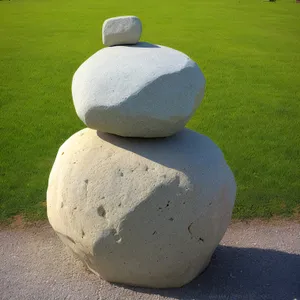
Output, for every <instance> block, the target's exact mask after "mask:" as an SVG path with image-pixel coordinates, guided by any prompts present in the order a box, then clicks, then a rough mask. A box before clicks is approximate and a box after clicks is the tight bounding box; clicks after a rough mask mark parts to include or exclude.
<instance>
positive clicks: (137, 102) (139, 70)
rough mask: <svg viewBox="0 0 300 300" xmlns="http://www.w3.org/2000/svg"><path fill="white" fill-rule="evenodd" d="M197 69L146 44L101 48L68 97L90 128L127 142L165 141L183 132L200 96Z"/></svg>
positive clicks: (174, 52) (173, 54) (176, 54)
mask: <svg viewBox="0 0 300 300" xmlns="http://www.w3.org/2000/svg"><path fill="white" fill-rule="evenodd" d="M204 90H205V79H204V76H203V74H202V72H201V70H200V69H199V67H198V65H197V64H196V63H195V62H194V61H193V60H191V59H190V58H189V57H188V56H187V55H185V54H183V53H182V52H179V51H177V50H174V49H171V48H168V47H164V46H158V45H153V44H148V43H138V44H136V45H133V46H116V47H111V48H104V49H102V50H100V51H98V52H97V53H95V54H94V55H92V56H91V57H90V58H88V59H87V60H86V61H85V62H84V63H83V64H82V65H81V66H80V67H79V68H78V70H77V71H76V72H75V74H74V77H73V82H72V95H73V101H74V105H75V109H76V112H77V115H78V116H79V118H80V119H81V120H82V121H83V122H84V123H85V124H86V125H87V127H89V128H92V129H97V130H99V131H102V132H107V133H113V134H116V135H120V136H125V137H146V138H153V137H165V136H170V135H172V134H174V133H176V132H178V131H179V130H181V129H183V128H184V126H185V124H186V123H187V122H188V120H189V119H190V118H191V116H192V114H193V113H194V111H195V110H196V108H197V107H198V106H199V105H200V102H201V100H202V98H203V96H204Z"/></svg>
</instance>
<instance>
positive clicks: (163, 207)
mask: <svg viewBox="0 0 300 300" xmlns="http://www.w3.org/2000/svg"><path fill="white" fill-rule="evenodd" d="M235 193H236V185H235V181H234V177H233V175H232V172H231V171H230V169H229V167H228V166H227V164H226V162H225V160H224V157H223V154H222V152H221V150H220V149H219V148H218V147H217V146H216V145H215V144H214V143H213V142H212V141H211V140H210V139H209V138H207V137H206V136H203V135H200V134H198V133H196V132H193V131H190V130H188V129H185V130H183V131H181V132H180V133H178V134H176V135H174V136H172V137H169V138H164V139H155V140H150V139H126V138H122V137H118V136H114V135H110V134H103V133H99V132H97V131H95V130H91V129H84V130H81V131H79V132H78V133H76V134H74V135H73V136H72V137H71V138H69V139H68V140H67V141H66V142H65V143H64V144H63V145H62V146H61V148H60V149H59V151H58V154H57V157H56V161H55V163H54V165H53V168H52V171H51V174H50V178H49V186H48V191H47V208H48V218H49V221H50V224H51V225H52V227H53V228H54V230H55V231H56V232H57V233H58V235H59V237H60V238H61V240H62V241H63V242H64V243H65V244H66V245H67V246H68V247H69V248H71V249H72V250H73V252H74V253H76V254H77V256H78V257H79V258H80V259H81V260H83V261H84V262H85V263H86V265H87V266H88V267H89V268H90V269H91V270H92V271H93V272H95V273H97V274H99V275H100V276H101V277H102V278H104V279H105V280H107V281H110V282H119V283H125V284H129V285H135V286H147V287H158V288H166V287H178V286H182V285H184V284H186V283H187V282H189V281H191V280H192V279H193V278H194V277H195V276H197V274H198V273H199V272H201V271H203V270H204V269H205V268H206V267H207V265H208V264H209V261H210V259H211V256H212V254H213V252H214V250H215V248H216V247H217V245H218V243H219V242H220V240H221V239H222V237H223V235H224V233H225V231H226V229H227V226H228V224H229V222H230V218H231V212H232V208H233V205H234V199H235Z"/></svg>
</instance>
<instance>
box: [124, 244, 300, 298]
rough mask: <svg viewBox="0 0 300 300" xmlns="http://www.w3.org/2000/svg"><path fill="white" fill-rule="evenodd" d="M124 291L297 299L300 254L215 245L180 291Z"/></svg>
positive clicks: (299, 285)
mask: <svg viewBox="0 0 300 300" xmlns="http://www.w3.org/2000/svg"><path fill="white" fill-rule="evenodd" d="M123 287H124V286H123ZM125 288H127V289H132V290H134V291H136V292H140V293H145V294H158V295H161V296H164V297H167V298H168V297H170V298H176V299H181V300H192V299H193V300H201V299H230V300H237V299H243V300H244V299H251V300H252V299H253V300H255V299H266V300H267V299H272V300H274V299H290V300H293V299H299V297H300V255H296V254H289V253H285V252H279V251H274V250H265V249H255V248H235V247H227V246H219V247H218V248H217V250H216V252H215V254H214V255H213V258H212V261H211V264H210V266H209V267H208V268H207V270H206V271H205V272H204V273H203V274H201V275H200V276H198V277H197V278H196V279H195V280H193V281H192V282H191V283H189V284H187V285H185V286H184V287H182V288H178V289H162V290H157V289H148V288H147V289H146V288H136V287H135V288H133V287H128V286H126V287H125Z"/></svg>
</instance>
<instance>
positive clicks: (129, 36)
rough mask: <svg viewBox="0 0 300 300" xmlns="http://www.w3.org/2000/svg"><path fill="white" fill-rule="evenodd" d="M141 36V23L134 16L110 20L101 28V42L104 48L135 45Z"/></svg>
mask: <svg viewBox="0 0 300 300" xmlns="http://www.w3.org/2000/svg"><path fill="white" fill-rule="evenodd" d="M141 34H142V23H141V21H140V19H139V18H138V17H135V16H123V17H115V18H110V19H107V20H105V22H104V23H103V26H102V41H103V44H104V45H105V46H114V45H127V44H136V43H138V42H139V40H140V37H141Z"/></svg>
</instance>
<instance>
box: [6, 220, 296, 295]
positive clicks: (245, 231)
mask: <svg viewBox="0 0 300 300" xmlns="http://www.w3.org/2000/svg"><path fill="white" fill-rule="evenodd" d="M0 241H1V243H0V299H1V300H4V299H22V300H27V299H28V300H34V299H39V300H41V299H49V300H50V299H51V300H52V299H69V300H71V299H72V300H73V299H74V300H77V299H80V300H81V299H91V300H94V299H98V300H108V299H109V300H117V299H118V300H119V299H133V300H136V299H144V300H154V299H155V300H157V299H182V300H192V299H197V300H198V299H230V300H236V299H270V300H271V299H272V300H273V299H280V300H289V299H290V300H293V299H298V300H300V223H297V222H292V221H272V222H268V223H266V222H260V221H251V222H247V223H246V222H238V223H234V224H232V225H231V226H230V228H229V229H228V231H227V233H226V235H225V237H224V239H223V240H222V242H221V245H220V246H219V248H218V249H217V250H216V252H215V254H214V256H213V259H212V262H211V264H210V266H209V268H208V269H207V270H206V272H204V273H203V274H202V275H200V276H199V277H198V278H196V279H195V280H194V281H192V282H191V283H190V284H188V285H186V286H185V287H183V288H180V289H166V290H154V289H142V288H133V287H125V286H121V285H113V284H109V283H107V282H104V281H103V280H100V279H99V278H98V277H97V276H95V275H94V274H92V273H90V272H88V271H87V270H86V269H85V268H84V266H83V265H82V264H81V262H79V261H77V260H76V259H74V258H73V257H72V256H71V255H70V253H69V252H68V251H67V249H66V248H65V247H64V246H63V245H62V243H61V242H60V240H59V239H58V238H57V237H56V235H55V234H54V232H53V231H52V229H51V228H50V226H49V225H48V224H46V223H44V224H40V225H39V226H35V227H29V228H23V229H20V228H19V229H8V228H6V229H5V228H3V229H2V230H1V231H0Z"/></svg>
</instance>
